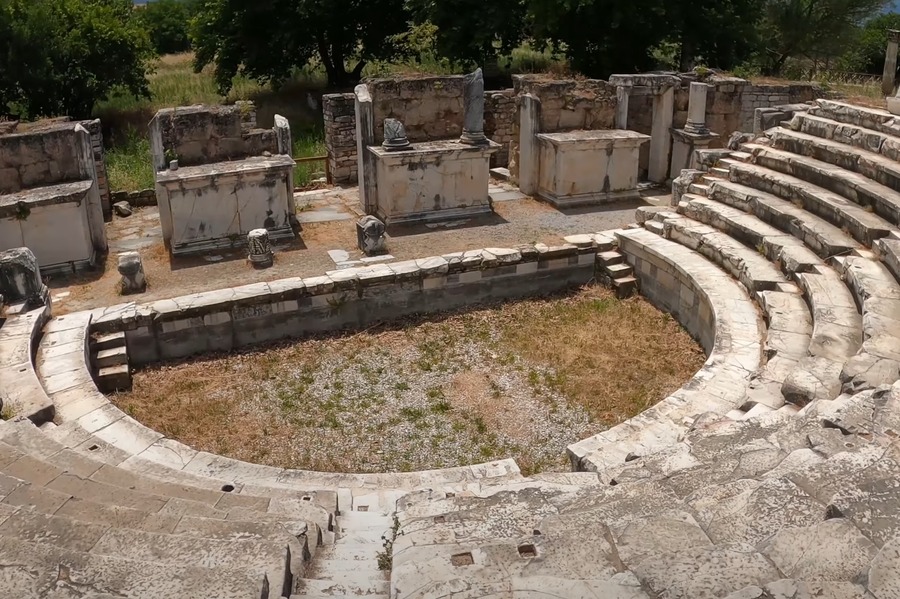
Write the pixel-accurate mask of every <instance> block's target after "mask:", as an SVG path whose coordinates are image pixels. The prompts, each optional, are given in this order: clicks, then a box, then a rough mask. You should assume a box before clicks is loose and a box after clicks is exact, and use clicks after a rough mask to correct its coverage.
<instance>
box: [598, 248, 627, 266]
mask: <svg viewBox="0 0 900 599" xmlns="http://www.w3.org/2000/svg"><path fill="white" fill-rule="evenodd" d="M597 260H598V261H599V262H600V264H603V265H605V266H611V265H613V264H621V263H622V262H623V261H624V260H625V256H624V255H622V254H621V253H620V252H616V251H608V252H598V253H597Z"/></svg>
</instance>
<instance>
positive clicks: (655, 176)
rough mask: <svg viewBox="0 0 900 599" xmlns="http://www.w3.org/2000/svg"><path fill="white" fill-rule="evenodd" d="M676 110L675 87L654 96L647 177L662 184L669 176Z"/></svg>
mask: <svg viewBox="0 0 900 599" xmlns="http://www.w3.org/2000/svg"><path fill="white" fill-rule="evenodd" d="M674 110H675V87H674V86H672V85H663V86H662V88H661V90H660V91H659V93H657V94H656V95H654V96H653V124H652V126H651V128H650V164H649V166H648V167H647V177H648V178H649V179H650V180H651V181H653V182H654V183H662V182H663V181H665V180H666V179H667V178H668V176H669V150H670V148H671V145H672V117H673V114H674Z"/></svg>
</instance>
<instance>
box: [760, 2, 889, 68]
mask: <svg viewBox="0 0 900 599" xmlns="http://www.w3.org/2000/svg"><path fill="white" fill-rule="evenodd" d="M885 4H886V0H768V1H767V3H766V5H765V9H764V14H763V21H762V25H761V30H760V33H761V39H762V40H763V48H762V50H763V51H762V67H763V72H764V73H766V74H779V73H780V72H781V71H782V69H783V67H784V65H785V63H786V62H787V60H788V59H790V58H804V59H809V60H820V59H823V58H829V57H837V56H839V55H840V54H842V53H843V52H844V49H845V48H846V47H847V46H848V45H849V44H850V43H851V42H852V41H853V39H854V37H855V35H856V28H857V26H858V25H859V24H860V23H862V22H863V21H864V20H866V19H868V18H870V17H871V16H872V15H875V14H877V13H878V12H879V11H880V10H881V9H882V8H883V7H884V5H885Z"/></svg>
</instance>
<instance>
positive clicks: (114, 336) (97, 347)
mask: <svg viewBox="0 0 900 599" xmlns="http://www.w3.org/2000/svg"><path fill="white" fill-rule="evenodd" d="M114 347H125V333H123V332H121V331H119V332H116V333H106V334H104V335H98V336H97V337H95V338H93V339H91V349H92V350H93V351H95V352H99V351H103V350H104V349H112V348H114Z"/></svg>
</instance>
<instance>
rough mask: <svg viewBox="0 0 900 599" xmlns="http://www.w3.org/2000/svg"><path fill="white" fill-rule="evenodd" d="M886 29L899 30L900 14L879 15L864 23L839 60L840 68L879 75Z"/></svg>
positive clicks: (882, 61)
mask: <svg viewBox="0 0 900 599" xmlns="http://www.w3.org/2000/svg"><path fill="white" fill-rule="evenodd" d="M888 29H896V30H900V14H898V13H889V14H886V15H879V16H877V17H875V18H874V19H870V20H869V21H866V23H865V25H863V26H862V27H861V28H860V29H859V32H858V34H857V35H856V37H855V38H854V39H853V41H852V42H851V44H850V48H849V49H848V50H847V52H846V53H845V54H844V56H843V57H842V58H841V68H843V69H845V70H848V71H856V72H859V73H871V74H873V75H880V74H881V73H882V71H883V70H884V51H885V48H887V31H888Z"/></svg>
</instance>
